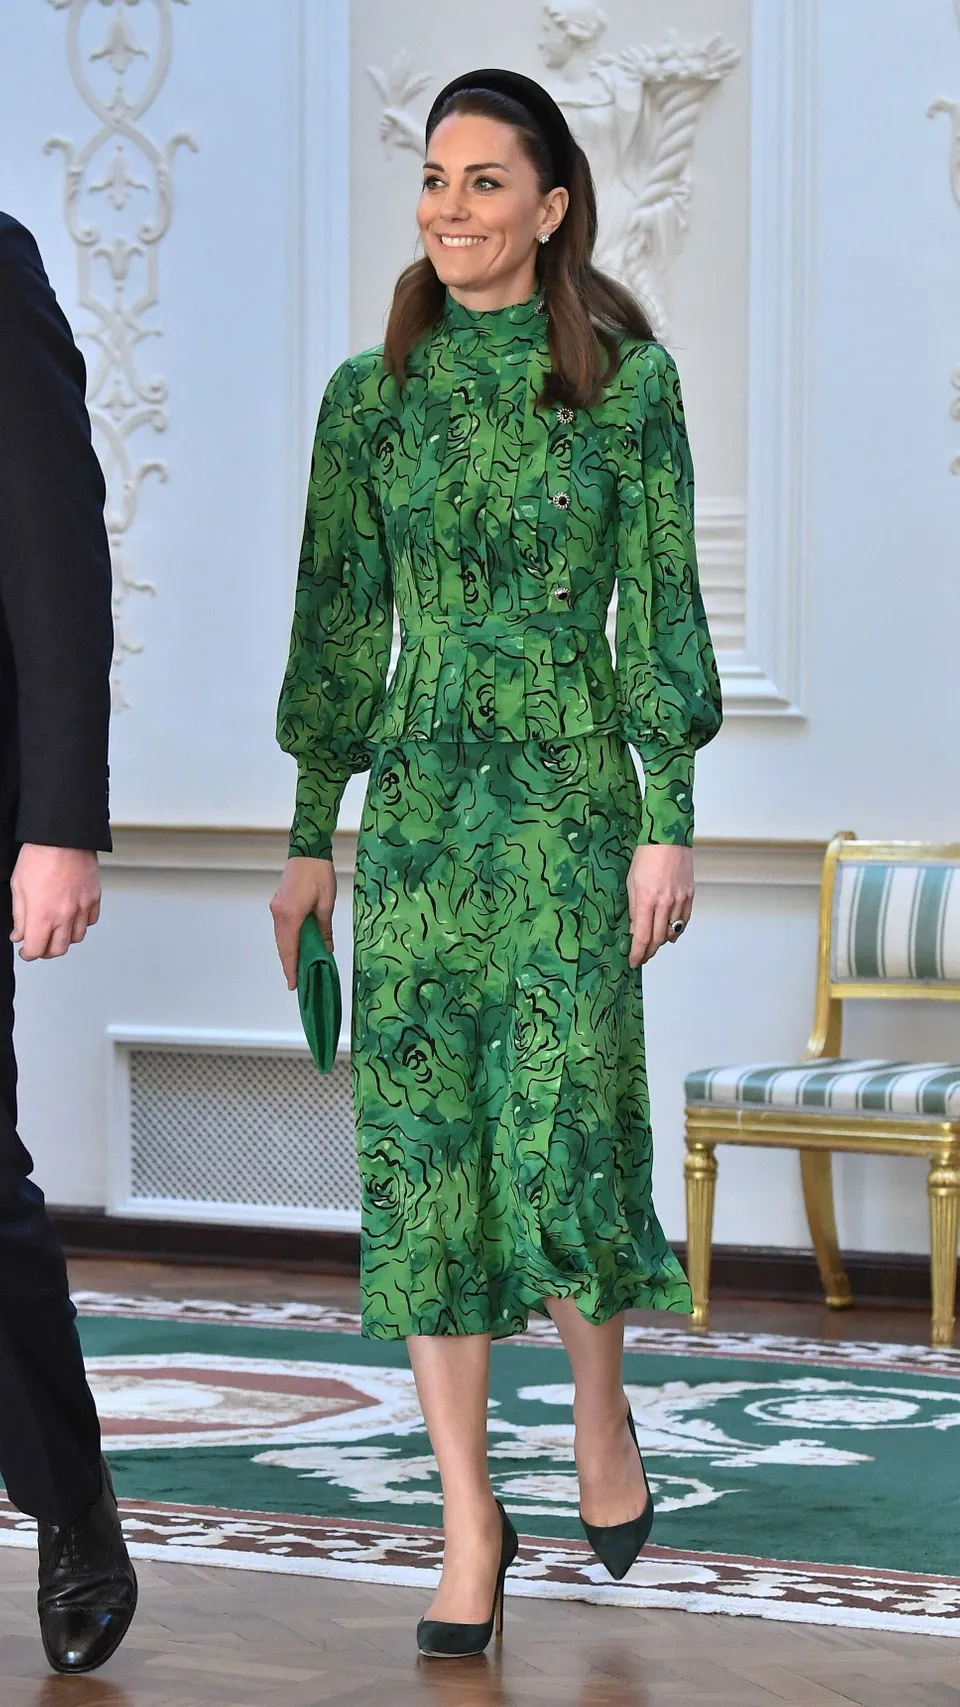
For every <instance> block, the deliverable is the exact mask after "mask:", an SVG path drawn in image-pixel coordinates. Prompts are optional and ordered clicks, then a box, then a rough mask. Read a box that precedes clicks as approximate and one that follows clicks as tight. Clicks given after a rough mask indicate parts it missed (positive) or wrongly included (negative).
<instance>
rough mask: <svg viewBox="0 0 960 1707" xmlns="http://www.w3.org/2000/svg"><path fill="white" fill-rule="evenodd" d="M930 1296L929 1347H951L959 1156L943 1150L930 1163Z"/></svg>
mask: <svg viewBox="0 0 960 1707" xmlns="http://www.w3.org/2000/svg"><path fill="white" fill-rule="evenodd" d="M927 1195H928V1197H929V1199H930V1293H931V1299H932V1304H933V1310H932V1317H931V1323H930V1344H931V1345H952V1344H953V1323H954V1307H955V1301H956V1292H957V1240H958V1237H960V1154H958V1153H957V1152H956V1151H955V1150H943V1151H941V1153H940V1155H939V1156H935V1157H934V1159H933V1161H932V1162H931V1163H930V1172H929V1174H928V1176H927Z"/></svg>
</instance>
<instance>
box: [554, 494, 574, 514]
mask: <svg viewBox="0 0 960 1707" xmlns="http://www.w3.org/2000/svg"><path fill="white" fill-rule="evenodd" d="M551 502H552V503H553V504H554V505H555V506H556V508H557V509H558V510H569V508H570V494H569V492H555V493H554V494H553V498H552V500H551Z"/></svg>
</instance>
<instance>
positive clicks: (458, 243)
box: [440, 232, 487, 249]
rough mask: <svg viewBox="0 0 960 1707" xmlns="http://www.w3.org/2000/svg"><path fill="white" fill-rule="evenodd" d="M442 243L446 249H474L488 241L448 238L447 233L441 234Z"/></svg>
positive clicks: (477, 238) (479, 238)
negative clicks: (478, 244)
mask: <svg viewBox="0 0 960 1707" xmlns="http://www.w3.org/2000/svg"><path fill="white" fill-rule="evenodd" d="M440 241H441V243H442V244H443V246H444V248H445V249H472V248H473V247H474V245H475V244H477V243H485V242H486V241H487V240H486V238H485V237H448V236H447V235H446V233H445V232H441V233H440Z"/></svg>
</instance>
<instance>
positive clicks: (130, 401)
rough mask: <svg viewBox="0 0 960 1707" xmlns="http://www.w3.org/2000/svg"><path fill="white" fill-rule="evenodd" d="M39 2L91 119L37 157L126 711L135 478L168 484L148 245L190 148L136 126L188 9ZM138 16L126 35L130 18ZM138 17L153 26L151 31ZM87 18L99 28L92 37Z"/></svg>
mask: <svg viewBox="0 0 960 1707" xmlns="http://www.w3.org/2000/svg"><path fill="white" fill-rule="evenodd" d="M47 4H49V5H51V6H53V7H54V8H55V9H56V10H57V11H58V12H66V13H67V64H68V66H69V70H70V76H71V78H72V80H73V83H74V86H75V88H76V89H77V92H78V94H79V95H80V96H81V98H82V100H83V101H84V103H85V105H86V106H87V107H88V108H89V110H90V112H91V114H92V115H93V118H94V120H95V128H94V129H93V130H92V132H91V134H90V135H89V136H88V138H87V140H86V141H85V142H84V143H83V144H82V145H81V146H79V147H78V146H76V145H75V144H74V143H73V142H70V141H68V140H67V139H66V138H64V137H60V136H55V137H51V138H50V139H49V140H48V142H47V143H46V145H45V148H46V152H47V153H52V152H55V151H59V152H60V153H62V155H63V157H64V179H63V206H64V215H65V218H66V223H67V228H68V230H69V232H70V236H71V238H72V239H73V242H74V244H75V246H76V252H77V300H78V304H79V306H80V308H81V309H82V310H83V311H84V312H85V313H86V314H87V315H88V316H89V318H90V324H88V325H87V326H83V327H79V328H78V329H77V332H78V336H79V337H80V338H81V339H83V340H85V341H86V342H88V343H89V345H91V346H92V357H91V358H90V359H89V361H88V367H89V384H88V389H87V402H88V405H89V409H90V418H91V422H92V425H93V431H94V441H95V444H96V446H97V450H98V453H99V456H100V460H101V462H102V464H103V469H104V474H105V477H106V482H107V504H106V522H107V534H108V537H109V541H110V556H111V561H112V564H113V587H114V593H113V607H114V623H115V629H116V644H115V650H114V661H113V678H112V682H113V700H114V708H115V709H120V708H122V707H124V706H126V704H127V700H126V696H125V694H124V689H123V665H124V661H125V659H126V657H127V656H128V655H129V654H130V653H134V652H139V651H141V650H142V646H141V644H140V643H139V642H138V641H137V640H135V639H134V638H133V636H132V634H131V632H130V628H129V625H128V616H127V600H128V597H129V595H130V594H131V593H153V592H154V591H155V589H154V587H153V586H152V585H151V583H149V582H147V581H144V580H141V579H138V577H137V575H136V573H135V570H134V568H133V564H132V560H131V555H130V534H131V530H132V528H133V525H134V523H135V521H136V516H137V509H138V505H139V501H140V488H141V486H142V484H143V482H144V480H146V479H147V478H148V476H150V475H155V476H156V477H157V479H158V480H162V481H165V480H166V479H167V477H168V468H167V464H166V462H164V461H162V460H160V459H159V458H158V457H156V456H152V455H150V454H149V450H148V448H147V446H148V444H149V439H147V440H146V442H144V435H151V436H152V435H155V434H158V433H162V432H164V431H165V430H166V427H167V419H168V418H167V411H166V407H165V405H166V402H167V395H168V386H167V382H166V380H165V379H163V378H162V377H160V376H159V375H156V374H155V375H153V376H152V377H146V376H145V375H144V373H143V372H142V368H141V356H142V351H141V346H142V345H143V344H144V343H145V341H146V340H148V339H152V338H158V337H161V336H162V328H161V327H159V326H158V325H157V324H156V323H155V322H153V321H151V320H150V319H149V317H150V316H152V313H153V310H154V309H155V308H156V307H157V304H158V302H159V298H160V286H159V245H160V243H161V241H162V239H163V238H164V237H165V236H166V233H167V231H168V230H169V228H170V222H171V219H172V217H173V160H174V156H175V154H176V152H177V150H178V149H179V148H181V147H187V148H190V149H193V150H195V149H196V143H195V142H194V140H193V138H192V137H191V136H189V135H187V133H186V132H183V131H180V132H178V133H177V134H176V135H174V136H171V137H170V138H169V139H168V140H167V141H166V142H164V143H157V142H155V141H154V140H153V138H152V137H150V136H149V135H148V134H147V132H146V131H145V130H144V129H143V126H142V122H141V121H142V120H143V119H144V117H145V115H146V114H147V112H148V111H149V109H150V107H151V106H152V105H153V103H154V101H155V100H156V98H157V96H158V94H159V93H160V90H161V89H162V87H163V85H164V83H165V81H166V78H167V74H168V72H169V70H170V61H171V55H172V51H173V18H172V6H173V5H174V4H179V5H188V4H189V0H149V7H148V5H147V4H145V3H144V0H99V4H97V3H96V0H47ZM140 6H142V13H141V16H140V18H139V19H138V23H137V26H136V28H135V27H134V25H133V23H132V21H131V19H130V12H131V11H132V9H133V8H134V7H140ZM104 13H106V14H107V16H106V17H104V16H103V14H104ZM144 14H148V15H149V16H150V17H151V18H152V21H153V29H152V31H151V29H150V26H149V24H148V22H147V16H144ZM95 17H96V18H98V19H100V20H101V21H100V23H98V25H97V26H96V27H95V26H94V23H93V20H94V18H95ZM140 197H143V198H145V200H143V201H138V198H140ZM141 210H142V211H141ZM138 211H141V217H140V218H139V219H136V218H135V215H136V213H137V212H138Z"/></svg>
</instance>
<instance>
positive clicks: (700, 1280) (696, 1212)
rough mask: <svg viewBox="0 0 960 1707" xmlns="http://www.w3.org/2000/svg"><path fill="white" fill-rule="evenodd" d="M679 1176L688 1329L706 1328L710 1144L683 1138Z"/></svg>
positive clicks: (713, 1164)
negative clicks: (684, 1194) (682, 1183)
mask: <svg viewBox="0 0 960 1707" xmlns="http://www.w3.org/2000/svg"><path fill="white" fill-rule="evenodd" d="M683 1177H684V1179H685V1181H686V1187H687V1277H688V1279H689V1281H690V1290H691V1292H692V1293H693V1322H692V1326H693V1327H695V1328H706V1327H707V1326H708V1324H709V1320H710V1246H711V1242H712V1238H713V1199H714V1193H715V1190H716V1184H717V1158H716V1156H715V1154H714V1146H713V1145H712V1144H706V1143H704V1142H703V1141H702V1140H701V1139H699V1138H688V1139H687V1154H686V1156H685V1157H684V1162H683Z"/></svg>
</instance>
